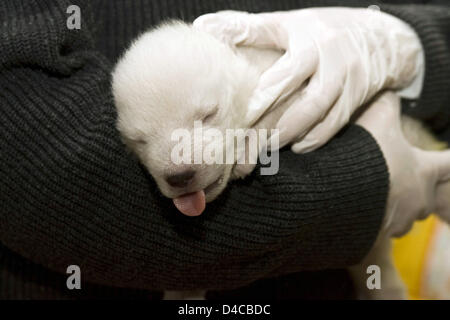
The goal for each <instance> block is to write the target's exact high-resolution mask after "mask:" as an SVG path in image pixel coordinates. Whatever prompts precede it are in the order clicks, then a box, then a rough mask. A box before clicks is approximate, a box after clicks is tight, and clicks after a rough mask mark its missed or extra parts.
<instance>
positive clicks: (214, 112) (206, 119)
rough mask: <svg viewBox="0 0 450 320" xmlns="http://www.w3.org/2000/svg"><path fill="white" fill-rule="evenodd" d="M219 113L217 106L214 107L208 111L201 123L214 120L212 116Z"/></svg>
mask: <svg viewBox="0 0 450 320" xmlns="http://www.w3.org/2000/svg"><path fill="white" fill-rule="evenodd" d="M218 111H219V106H218V105H215V106H214V107H213V108H212V109H211V110H210V111H208V112H207V113H206V114H205V115H204V116H203V118H202V121H203V122H208V121H210V120H212V119H213V118H214V116H215V115H216V114H217V112H218Z"/></svg>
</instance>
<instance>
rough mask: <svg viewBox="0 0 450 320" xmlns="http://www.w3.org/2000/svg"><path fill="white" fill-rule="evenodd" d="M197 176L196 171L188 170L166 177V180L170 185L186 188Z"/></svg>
mask: <svg viewBox="0 0 450 320" xmlns="http://www.w3.org/2000/svg"><path fill="white" fill-rule="evenodd" d="M194 176H195V171H193V170H187V171H183V172H180V173H176V174H173V175H170V176H167V177H166V181H167V183H168V184H169V185H171V186H172V187H175V188H184V187H186V186H187V185H188V184H189V182H191V180H192V178H193V177H194Z"/></svg>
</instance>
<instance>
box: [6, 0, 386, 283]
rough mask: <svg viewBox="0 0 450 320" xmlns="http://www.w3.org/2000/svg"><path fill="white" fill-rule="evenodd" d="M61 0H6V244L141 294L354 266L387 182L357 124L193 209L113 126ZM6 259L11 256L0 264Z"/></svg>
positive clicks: (99, 60)
mask: <svg viewBox="0 0 450 320" xmlns="http://www.w3.org/2000/svg"><path fill="white" fill-rule="evenodd" d="M69 4H70V3H69V1H46V0H33V1H31V0H27V1H17V0H10V1H7V0H3V1H1V2H0V114H1V116H0V136H1V139H0V150H1V152H0V157H1V159H0V180H1V183H0V242H1V243H2V245H4V246H5V247H7V248H8V250H11V251H13V252H15V253H17V254H19V255H20V256H22V257H24V258H26V259H28V260H30V261H33V262H34V263H36V264H40V265H42V266H45V267H46V268H48V269H50V270H53V271H57V272H59V273H65V271H66V268H67V267H68V266H69V265H78V266H80V268H81V272H82V279H83V281H87V282H93V283H98V284H107V285H110V286H120V287H132V288H145V289H161V288H165V289H193V288H214V289H221V288H222V289H223V288H232V287H238V286H242V285H244V284H246V283H249V282H251V281H254V280H256V279H259V278H264V277H271V276H276V275H280V274H285V273H289V272H293V271H300V270H313V269H314V270H316V269H325V268H331V267H332V268H338V267H345V266H348V265H351V264H353V263H356V262H358V261H359V260H360V259H361V258H362V257H363V256H364V254H365V253H366V252H367V251H368V249H369V248H370V246H371V245H372V243H373V241H374V239H375V237H376V234H377V232H378V229H379V226H380V222H381V220H382V217H383V214H384V207H385V201H386V196H387V190H388V173H387V168H386V164H385V161H384V159H383V156H382V154H381V151H380V149H379V147H378V146H377V144H376V142H375V140H374V139H373V138H372V137H371V136H370V135H369V134H368V133H367V132H366V131H364V130H363V129H362V128H359V127H356V126H353V127H349V128H347V129H346V130H344V131H343V132H342V133H341V134H340V135H339V136H338V137H336V138H335V139H334V140H333V141H332V142H331V143H329V144H328V145H327V146H325V147H324V148H322V149H321V150H319V151H317V152H314V153H311V154H307V155H295V154H293V153H291V152H290V151H288V150H286V151H283V152H281V155H280V171H279V173H278V174H277V175H274V176H260V175H259V174H258V172H259V170H256V171H255V173H254V174H253V175H252V176H250V177H249V178H248V179H245V180H241V181H235V182H233V183H231V184H230V186H229V187H228V188H227V190H226V191H225V192H224V194H223V195H222V196H221V197H220V198H219V199H218V200H217V201H214V202H213V203H211V204H210V205H208V208H207V210H206V212H205V213H204V214H203V215H202V216H201V217H199V218H195V219H190V218H187V217H184V216H182V215H181V214H179V213H178V212H177V211H176V210H175V209H174V207H173V205H172V203H171V201H170V200H168V199H165V198H163V197H162V196H161V195H160V193H159V192H158V190H157V187H156V185H155V183H154V181H153V180H152V178H151V177H150V176H149V175H148V174H147V172H146V171H145V170H144V169H143V168H142V167H141V166H140V165H139V163H138V162H137V161H136V160H135V159H134V158H133V157H132V156H131V155H130V154H128V153H127V152H126V150H125V148H124V146H123V145H122V143H121V142H120V139H119V136H118V133H117V132H116V130H115V125H114V123H115V111H114V106H113V103H112V99H111V93H110V87H109V84H110V78H109V73H110V70H111V65H110V64H109V62H108V61H107V60H106V59H105V58H104V57H103V56H102V55H101V54H100V53H99V52H97V51H96V50H95V49H94V48H93V46H92V41H91V37H92V34H90V30H89V28H82V29H81V30H70V29H68V28H67V26H66V19H67V16H68V14H67V13H66V8H67V6H68V5H69ZM2 261H5V260H4V259H3V260H2Z"/></svg>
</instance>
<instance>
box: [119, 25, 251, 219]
mask: <svg viewBox="0 0 450 320" xmlns="http://www.w3.org/2000/svg"><path fill="white" fill-rule="evenodd" d="M252 72H253V71H252V70H251V68H250V67H249V66H248V64H247V63H246V62H245V60H244V59H242V58H240V57H238V56H237V55H236V54H235V53H234V52H233V51H232V50H231V48H229V47H228V46H226V45H225V44H222V43H221V42H219V41H218V40H216V39H215V38H213V37H212V36H210V35H209V34H207V33H204V32H202V31H199V30H196V29H194V28H193V27H192V26H191V25H188V24H185V23H181V22H173V23H170V24H165V25H162V26H161V27H159V28H157V29H155V30H153V31H149V32H147V33H144V34H143V35H141V36H140V37H139V38H138V39H137V40H136V41H135V42H134V43H133V44H132V45H131V47H130V48H129V49H128V50H127V51H126V53H125V54H124V55H123V57H122V58H121V59H120V61H119V62H118V64H117V66H116V68H115V70H114V72H113V77H112V89H113V95H114V99H115V104H116V107H117V113H118V120H117V128H118V130H119V131H120V133H121V136H122V137H123V140H124V142H125V144H126V145H127V146H128V147H129V148H130V149H131V150H132V151H133V152H134V153H135V154H136V155H137V157H138V158H139V160H140V161H141V162H142V163H143V164H144V166H145V167H146V168H147V169H148V171H149V172H150V174H151V175H152V176H153V177H154V179H155V180H156V182H157V184H158V187H159V188H160V190H161V192H162V193H163V194H164V195H165V196H166V197H168V198H171V199H174V204H175V205H176V207H177V208H178V209H179V210H180V211H181V212H183V213H185V214H187V215H198V214H200V213H201V212H202V211H203V209H204V207H205V202H208V201H212V200H213V199H214V198H215V197H217V196H218V195H219V194H220V193H221V192H222V191H223V189H224V188H225V186H226V184H227V182H228V180H229V179H230V174H231V171H232V168H233V163H229V162H228V161H226V159H225V158H226V156H227V154H228V155H229V154H230V153H235V146H234V145H235V141H234V139H225V137H226V134H227V133H226V131H227V129H235V128H245V126H246V124H245V123H243V119H244V118H245V117H244V116H245V110H246V103H247V101H248V98H249V97H250V94H251V90H252V88H251V87H250V86H251V84H250V83H249V81H248V80H247V79H248V77H249V75H250V74H251V73H252ZM210 129H214V130H210ZM208 131H209V132H210V133H212V132H213V131H214V132H215V134H214V135H213V136H208V134H205V132H208ZM199 132H202V134H200V133H199ZM220 134H221V135H222V139H219V138H218V136H219V135H220ZM228 140H230V141H228ZM219 153H222V156H223V157H222V159H223V161H222V162H220V161H213V163H212V162H211V158H212V159H215V160H217V158H215V156H216V155H217V156H218V157H219ZM205 154H208V155H210V156H211V157H210V158H209V159H205Z"/></svg>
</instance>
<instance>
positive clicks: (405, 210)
mask: <svg viewBox="0 0 450 320" xmlns="http://www.w3.org/2000/svg"><path fill="white" fill-rule="evenodd" d="M356 124H358V125H360V126H362V127H364V128H365V129H366V130H367V131H369V132H370V133H371V134H372V136H373V137H374V138H375V139H376V141H377V142H378V144H379V146H380V148H381V150H382V152H383V155H384V157H385V159H386V163H387V166H388V170H389V175H390V190H389V196H388V201H387V207H386V215H385V219H384V223H383V229H382V231H384V232H386V234H387V235H388V236H401V235H403V234H405V233H406V232H408V231H409V229H410V228H411V226H412V224H413V222H414V221H415V220H417V219H423V218H425V217H426V216H427V215H428V214H430V213H432V212H436V213H437V214H439V215H440V216H441V217H443V218H444V219H450V215H449V213H450V210H449V209H450V193H449V192H450V151H423V150H420V149H418V148H415V147H413V146H412V145H411V144H409V142H408V141H407V140H406V138H405V137H404V135H403V132H402V129H401V123H400V98H399V97H398V96H397V95H396V94H394V93H392V92H387V93H384V94H382V95H381V96H380V97H379V98H377V99H376V100H375V101H374V102H373V103H372V104H371V105H370V106H369V107H368V109H367V110H366V111H365V112H364V113H363V114H362V115H361V116H360V117H359V118H358V120H357V121H356ZM448 221H449V222H450V220H448Z"/></svg>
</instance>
